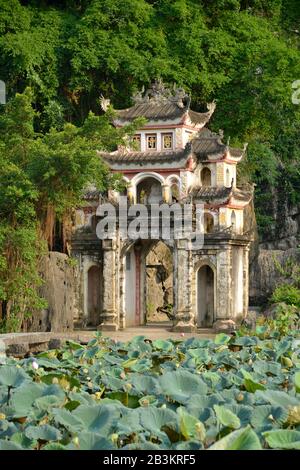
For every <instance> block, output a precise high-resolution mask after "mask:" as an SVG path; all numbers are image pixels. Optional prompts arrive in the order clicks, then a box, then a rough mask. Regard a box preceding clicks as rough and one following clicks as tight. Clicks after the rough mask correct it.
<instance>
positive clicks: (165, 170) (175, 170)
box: [111, 167, 186, 176]
mask: <svg viewBox="0 0 300 470" xmlns="http://www.w3.org/2000/svg"><path fill="white" fill-rule="evenodd" d="M185 170H186V168H144V167H143V168H140V169H136V170H123V171H121V170H111V171H112V172H113V173H122V174H123V175H124V176H126V175H137V174H139V173H145V172H148V171H149V172H151V173H158V174H160V173H170V175H173V174H174V173H175V174H177V173H178V174H179V173H180V171H185Z"/></svg>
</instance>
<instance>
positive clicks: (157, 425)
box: [139, 407, 179, 434]
mask: <svg viewBox="0 0 300 470" xmlns="http://www.w3.org/2000/svg"><path fill="white" fill-rule="evenodd" d="M139 418H140V423H141V426H142V427H143V428H144V429H148V430H149V431H151V432H153V433H154V434H156V433H158V434H160V431H161V430H162V428H164V429H166V428H169V429H172V430H174V431H176V430H178V429H179V427H178V415H177V414H176V413H175V412H174V411H171V410H168V409H163V408H155V407H150V408H141V409H140V410H139Z"/></svg>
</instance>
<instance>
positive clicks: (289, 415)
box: [0, 326, 300, 450]
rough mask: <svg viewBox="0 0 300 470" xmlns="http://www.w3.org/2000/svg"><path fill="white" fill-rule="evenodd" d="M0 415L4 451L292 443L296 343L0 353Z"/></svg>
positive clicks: (261, 338) (299, 391)
mask: <svg viewBox="0 0 300 470" xmlns="http://www.w3.org/2000/svg"><path fill="white" fill-rule="evenodd" d="M298 337H299V335H298ZM0 411H1V414H0V449H2V450H4V449H16V450H17V449H45V450H46V449H48V450H51V449H52V450H64V449H75V450H76V449H97V450H98V449H106V450H108V449H114V448H123V449H178V450H183V449H187V450H188V449H207V448H208V449H241V450H242V449H261V448H264V449H265V448H275V449H299V448H300V349H299V339H297V332H295V331H294V332H293V334H291V333H290V332H288V334H287V336H283V337H279V334H278V333H273V334H271V335H269V334H268V335H266V329H265V328H264V327H260V326H259V327H258V328H257V331H256V336H253V337H249V336H242V337H230V336H227V335H225V334H220V335H217V336H216V338H215V340H214V341H212V340H206V339H199V338H190V339H188V340H186V341H180V340H168V341H166V340H155V341H153V342H151V341H150V340H147V339H146V338H145V337H141V336H138V337H135V338H133V339H132V340H131V341H129V342H127V343H121V342H115V341H113V340H111V339H109V338H105V337H101V336H98V337H96V338H94V339H92V340H91V341H90V342H89V343H88V345H87V346H83V345H80V344H77V343H74V342H72V341H69V342H68V343H67V345H66V346H65V347H64V348H63V349H59V350H52V351H48V352H45V353H40V354H39V355H38V356H37V357H35V358H33V357H30V358H27V359H21V360H16V359H13V358H2V365H0Z"/></svg>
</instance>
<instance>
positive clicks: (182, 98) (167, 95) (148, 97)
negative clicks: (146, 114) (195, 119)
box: [132, 78, 191, 108]
mask: <svg viewBox="0 0 300 470" xmlns="http://www.w3.org/2000/svg"><path fill="white" fill-rule="evenodd" d="M132 100H133V102H134V104H147V103H154V104H156V103H157V104H163V103H167V102H169V103H174V104H177V106H178V107H179V108H186V107H189V105H190V102H191V100H190V97H189V95H188V94H187V93H186V92H185V90H184V88H182V87H177V85H176V83H174V84H173V87H172V88H170V87H169V86H167V85H165V84H164V82H163V81H162V79H161V78H159V79H156V80H155V81H154V82H153V83H152V84H151V85H150V87H149V88H148V89H147V90H146V92H145V87H144V86H143V88H142V90H141V91H137V92H136V93H135V94H134V95H133V97H132Z"/></svg>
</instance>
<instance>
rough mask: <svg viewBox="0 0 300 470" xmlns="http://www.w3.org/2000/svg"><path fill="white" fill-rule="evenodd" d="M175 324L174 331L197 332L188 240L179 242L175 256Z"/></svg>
mask: <svg viewBox="0 0 300 470" xmlns="http://www.w3.org/2000/svg"><path fill="white" fill-rule="evenodd" d="M173 259H174V281H175V282H174V314H175V319H174V324H173V328H172V330H173V331H180V332H193V331H196V323H195V315H194V314H193V312H192V301H191V297H192V282H191V281H192V253H191V250H190V247H189V243H188V241H187V240H178V241H177V246H176V247H175V250H174V254H173Z"/></svg>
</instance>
